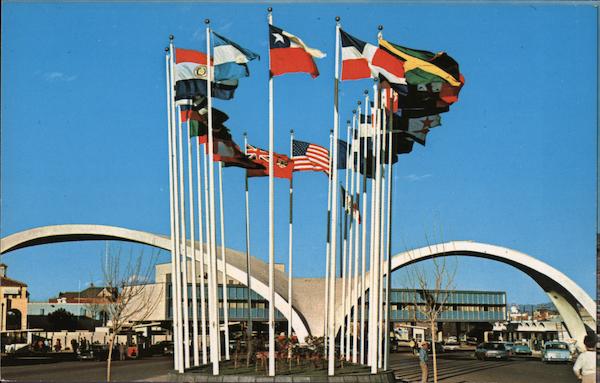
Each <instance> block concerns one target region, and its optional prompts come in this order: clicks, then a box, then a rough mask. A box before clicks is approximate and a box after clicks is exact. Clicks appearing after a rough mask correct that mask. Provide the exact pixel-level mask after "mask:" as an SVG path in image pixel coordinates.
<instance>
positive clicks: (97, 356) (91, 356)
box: [77, 344, 119, 360]
mask: <svg viewBox="0 0 600 383" xmlns="http://www.w3.org/2000/svg"><path fill="white" fill-rule="evenodd" d="M118 356H119V351H118V350H113V354H112V359H116V358H117V357H118ZM77 359H78V360H106V359H108V347H107V346H105V345H102V344H92V345H91V346H89V347H87V348H86V349H84V350H82V349H78V350H77Z"/></svg>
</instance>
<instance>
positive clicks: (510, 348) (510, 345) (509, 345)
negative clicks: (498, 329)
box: [504, 342, 515, 354]
mask: <svg viewBox="0 0 600 383" xmlns="http://www.w3.org/2000/svg"><path fill="white" fill-rule="evenodd" d="M504 347H506V351H508V352H509V353H510V354H512V353H513V348H514V347H515V344H514V343H513V342H504Z"/></svg>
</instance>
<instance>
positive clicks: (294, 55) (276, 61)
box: [269, 25, 325, 78]
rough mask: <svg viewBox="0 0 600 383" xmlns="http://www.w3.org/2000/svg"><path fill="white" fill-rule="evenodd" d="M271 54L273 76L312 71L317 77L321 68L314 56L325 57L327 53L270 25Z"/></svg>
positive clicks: (311, 73)
mask: <svg viewBox="0 0 600 383" xmlns="http://www.w3.org/2000/svg"><path fill="white" fill-rule="evenodd" d="M269 56H270V59H271V76H273V77H275V76H279V75H281V74H285V73H294V72H302V73H310V75H311V76H312V77H313V78H315V77H317V76H318V75H319V69H317V65H316V64H315V62H314V60H313V57H316V58H319V59H320V58H323V57H325V53H323V52H321V51H320V50H318V49H314V48H311V47H309V46H307V45H306V44H304V42H303V41H302V40H300V38H298V37H297V36H294V35H292V34H291V33H288V32H286V31H284V30H283V29H281V28H277V27H275V26H273V25H269Z"/></svg>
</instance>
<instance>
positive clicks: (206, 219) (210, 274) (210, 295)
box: [203, 143, 216, 362]
mask: <svg viewBox="0 0 600 383" xmlns="http://www.w3.org/2000/svg"><path fill="white" fill-rule="evenodd" d="M204 145H205V150H204V155H203V157H204V209H205V210H206V214H205V215H204V223H205V226H206V255H207V256H208V257H207V258H208V262H207V266H208V271H207V275H208V280H207V283H208V286H207V290H208V322H209V323H208V326H209V328H208V330H209V334H208V336H209V339H208V342H209V345H210V347H212V348H214V346H213V340H214V339H213V333H212V330H211V329H210V326H212V323H213V321H215V320H216V319H214V314H215V313H214V310H213V303H214V294H213V288H214V284H213V278H214V273H213V259H212V256H211V254H212V250H211V245H212V244H211V243H210V195H209V194H210V193H209V192H208V184H209V182H208V161H209V158H208V153H207V152H208V143H206V144H204ZM205 326H206V323H205ZM212 348H211V349H210V361H211V362H213V357H214V354H213V353H212Z"/></svg>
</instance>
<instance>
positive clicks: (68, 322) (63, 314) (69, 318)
mask: <svg viewBox="0 0 600 383" xmlns="http://www.w3.org/2000/svg"><path fill="white" fill-rule="evenodd" d="M48 322H49V323H50V327H51V328H52V330H54V331H60V330H76V329H77V324H78V322H77V318H76V317H75V315H73V314H71V313H70V312H68V311H67V310H65V309H63V308H60V309H58V310H56V311H53V312H51V313H50V314H48Z"/></svg>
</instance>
